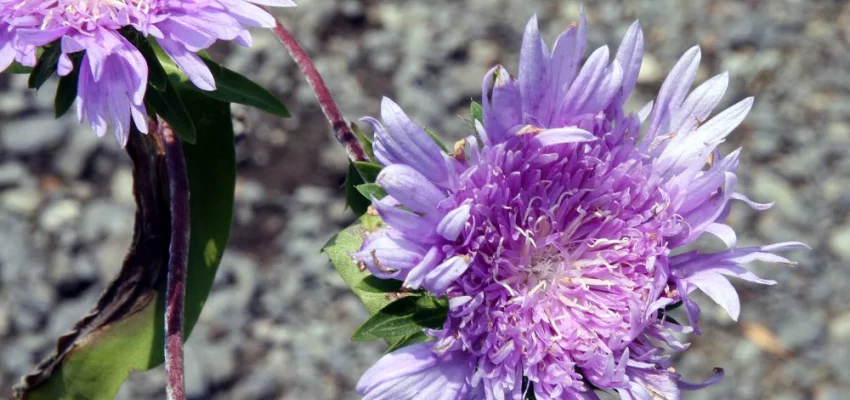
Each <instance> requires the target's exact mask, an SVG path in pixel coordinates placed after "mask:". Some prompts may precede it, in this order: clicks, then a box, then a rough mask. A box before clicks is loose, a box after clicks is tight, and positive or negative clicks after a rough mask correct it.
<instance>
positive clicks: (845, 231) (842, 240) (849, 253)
mask: <svg viewBox="0 0 850 400" xmlns="http://www.w3.org/2000/svg"><path fill="white" fill-rule="evenodd" d="M829 250H830V251H832V252H833V253H834V254H835V255H837V256H838V257H839V258H841V259H842V260H843V261H845V262H850V225H846V226H842V227H839V228H838V229H836V230H834V231H833V232H832V234H831V235H830V237H829Z"/></svg>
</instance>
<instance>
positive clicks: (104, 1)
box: [0, 0, 295, 145]
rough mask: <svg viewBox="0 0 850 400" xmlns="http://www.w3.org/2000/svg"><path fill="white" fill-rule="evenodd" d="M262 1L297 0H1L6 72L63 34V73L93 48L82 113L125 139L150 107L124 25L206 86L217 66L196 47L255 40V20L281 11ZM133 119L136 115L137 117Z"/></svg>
mask: <svg viewBox="0 0 850 400" xmlns="http://www.w3.org/2000/svg"><path fill="white" fill-rule="evenodd" d="M261 5H267V6H277V7H289V6H294V5H295V3H293V2H292V1H291V0H0V71H3V70H5V69H6V68H7V67H8V66H9V65H10V64H11V63H12V61H17V62H19V63H21V64H22V65H25V66H30V67H32V66H34V65H35V63H36V49H37V48H38V47H40V46H45V45H47V44H49V43H52V42H54V41H57V40H58V41H59V42H58V43H59V45H60V46H61V54H62V55H61V57H60V58H59V62H58V65H57V67H56V69H57V73H58V74H59V75H60V76H65V75H67V74H69V73H70V72H71V71H72V69H73V62H72V60H71V58H70V57H69V54H71V53H76V52H81V51H85V55H84V56H83V58H82V61H81V63H80V70H79V74H80V75H79V81H78V86H77V97H76V107H77V117H78V118H79V120H80V122H82V121H83V119H84V118H85V119H88V121H89V123H90V124H91V127H92V129H93V130H94V131H95V133H97V135H98V136H103V135H104V134H105V133H106V131H107V130H108V129H109V128H110V127H111V130H112V131H114V132H115V135H116V137H117V138H118V141H119V142H120V143H121V144H122V145H124V144H126V142H127V134H128V132H129V131H130V124H131V123H135V125H136V127H137V128H138V129H139V130H140V131H142V132H147V122H146V114H145V106H144V95H145V87H146V85H147V79H148V66H147V65H146V64H145V59H144V58H143V57H142V54H141V53H140V52H139V51H138V50H137V49H136V48H135V47H134V46H133V45H132V44H131V43H130V42H129V41H127V39H125V38H124V37H123V36H122V35H121V34H120V33H119V29H122V28H125V27H130V28H132V29H135V30H136V31H138V32H140V33H141V34H142V35H144V36H150V37H153V38H155V39H156V40H157V42H158V43H159V45H160V46H161V47H162V49H163V50H164V51H165V52H166V53H167V54H168V55H169V56H170V57H171V58H172V59H173V60H174V62H175V64H177V66H178V67H179V68H180V69H182V70H183V72H185V73H186V75H187V76H188V77H189V79H190V80H191V81H192V83H194V84H195V86H197V87H198V88H200V89H203V90H214V89H215V82H214V79H213V76H212V74H211V73H210V70H209V69H208V68H207V66H206V65H205V64H204V63H203V61H202V60H201V59H200V57H198V56H197V55H196V54H195V52H197V51H200V50H203V49H206V48H208V47H209V46H210V45H212V44H213V43H214V42H215V41H216V40H234V41H236V43H239V44H240V45H243V46H250V45H251V35H250V33H249V32H248V31H247V28H249V27H265V28H270V27H273V26H274V25H275V21H274V18H273V17H272V16H271V15H270V14H269V13H267V12H266V11H265V10H263V9H262V8H260V7H259V6H261ZM131 120H132V122H131Z"/></svg>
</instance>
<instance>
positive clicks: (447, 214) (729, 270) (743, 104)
mask: <svg viewBox="0 0 850 400" xmlns="http://www.w3.org/2000/svg"><path fill="white" fill-rule="evenodd" d="M585 38H586V22H585V20H584V16H583V15H582V18H581V20H580V22H579V23H578V24H577V25H572V26H570V27H569V29H567V30H566V31H565V32H563V33H562V34H561V35H560V36H559V37H558V39H557V42H556V43H555V46H554V47H553V49H552V50H551V52H550V51H549V50H548V49H547V46H546V44H545V43H544V42H543V40H542V39H541V37H540V34H539V32H538V28H537V20H536V18H532V19H531V21H529V23H528V25H527V27H526V30H525V34H524V37H523V41H522V49H521V55H520V62H519V76H518V78H516V79H515V78H513V77H511V76H510V75H509V74H508V72H507V71H506V70H505V69H504V68H502V67H501V66H497V67H495V68H493V69H492V70H491V71H490V72H488V73H487V75H486V76H485V78H484V82H483V90H482V98H483V99H482V100H483V101H482V103H483V110H484V113H483V124H482V123H478V122H476V127H477V137H476V136H470V137H468V138H466V139H465V140H464V141H461V142H459V143H458V144H456V146H455V150H454V152H452V153H450V154H447V153H445V152H443V151H442V150H441V148H440V147H439V146H438V144H437V143H435V142H434V141H433V140H432V139H431V138H430V137H429V135H428V134H427V133H426V132H425V131H424V130H423V129H421V128H420V127H419V126H417V125H416V124H415V123H414V122H412V121H411V120H410V119H409V118H408V117H407V116H406V115H405V114H404V112H403V111H402V110H401V109H400V108H399V107H398V105H396V104H395V103H393V102H392V101H391V100H389V99H384V100H383V103H382V107H381V117H382V119H383V125H382V124H381V123H380V122H378V121H377V120H375V119H372V118H365V119H364V120H365V121H367V122H368V123H370V124H371V125H372V126H373V128H374V130H375V132H376V134H375V142H374V152H375V156H376V158H377V160H378V161H379V162H380V163H381V164H383V165H384V166H385V167H384V168H383V170H382V172H381V173H380V175H379V176H378V179H377V183H378V184H379V185H380V186H382V187H383V189H384V190H385V191H386V193H387V194H388V195H387V196H386V197H384V198H382V199H373V206H374V208H375V209H376V210H377V212H378V213H379V214H380V216H381V217H382V218H383V220H384V221H385V222H386V224H387V225H388V227H386V228H384V229H382V230H379V231H377V232H376V233H374V234H372V235H370V236H369V237H367V238H366V240H365V242H364V244H363V246H362V248H361V250H360V251H359V252H356V253H354V254H353V257H354V258H355V259H356V260H357V261H359V262H361V263H363V264H364V265H365V266H366V267H367V268H368V269H369V270H370V271H371V273H372V274H374V275H376V276H377V277H379V278H385V279H397V280H403V281H404V286H405V287H408V288H411V289H424V290H426V291H428V292H430V293H432V294H434V295H436V296H447V298H448V300H449V311H448V317H447V320H446V322H445V324H444V326H443V327H442V329H440V330H435V331H430V332H429V335H431V336H432V337H433V338H434V339H435V341H431V342H427V343H421V344H416V345H412V346H409V347H404V348H401V349H399V350H396V351H394V352H392V353H390V354H388V355H386V356H384V357H383V358H382V359H381V360H379V361H378V362H377V364H375V365H374V366H373V367H372V368H371V369H369V370H368V371H367V372H366V374H365V375H364V376H363V377H362V379H361V380H360V382H359V384H358V386H357V390H358V391H359V392H360V393H361V394H363V395H364V396H365V397H364V398H365V399H367V400H378V399H387V400H398V399H429V400H432V399H437V400H440V399H444V400H449V399H482V400H483V399H488V400H489V399H525V398H526V396H527V395H528V394H529V393H533V394H534V396H535V397H536V399H538V400H548V399H596V398H598V397H597V395H596V394H595V393H594V390H595V389H601V390H614V391H617V392H618V393H619V395H620V396H621V397H622V398H623V399H662V398H663V399H679V398H680V390H682V389H695V388H699V387H703V386H705V385H708V384H711V383H714V382H716V381H717V380H719V379H720V378H721V377H722V371H721V370H717V371H716V372H715V374H714V376H713V377H712V378H710V379H708V380H707V381H705V382H703V383H702V384H689V383H686V382H684V381H682V380H681V379H680V376H679V375H678V374H677V373H676V372H675V371H674V370H673V369H672V368H671V364H670V352H671V351H672V352H675V351H682V350H684V349H685V348H687V345H686V344H683V343H680V342H679V341H677V339H676V338H675V337H674V335H673V334H674V333H689V332H696V333H699V328H698V324H697V323H698V320H699V316H700V308H699V306H698V305H697V304H696V303H694V302H693V300H691V298H690V297H689V296H690V294H691V293H692V292H694V291H695V290H697V289H699V290H701V291H703V292H704V293H706V294H707V295H708V296H709V297H710V298H711V299H713V300H714V301H716V302H717V303H718V304H719V305H720V306H721V307H723V308H724V309H725V310H726V311H727V312H728V313H729V315H730V316H731V317H732V318H733V319H737V317H738V314H739V309H740V305H739V299H738V296H737V293H736V291H735V289H734V288H733V287H732V285H731V284H730V283H729V281H728V280H727V277H729V276H732V277H737V278H741V279H744V280H747V281H751V282H756V283H761V284H773V283H774V282H773V281H768V280H764V279H761V278H759V277H757V276H755V275H754V274H753V273H752V272H750V271H748V270H746V269H744V268H743V267H741V264H746V263H749V262H751V261H755V260H760V261H767V262H778V263H791V262H790V261H789V260H787V259H785V258H782V257H780V256H777V255H775V254H774V253H775V252H778V251H785V250H792V249H803V248H806V246H805V245H803V244H801V243H796V242H793V243H779V244H774V245H769V246H763V247H736V236H735V232H734V231H733V230H732V228H730V227H729V226H728V225H725V224H724V223H723V221H724V220H725V218H726V216H727V214H728V213H729V209H730V206H731V202H732V200H739V201H742V202H744V203H745V204H748V205H749V206H751V207H753V208H756V209H766V208H768V207H769V206H770V205H769V204H758V203H755V202H752V201H750V200H749V199H747V198H746V197H745V196H744V195H742V194H740V193H737V192H736V191H735V186H736V181H737V178H736V174H735V173H736V170H737V168H738V162H739V151H737V150H736V151H734V152H732V153H731V154H728V155H726V156H724V157H721V156H720V155H719V154H718V151H717V149H716V146H717V145H718V144H719V143H720V142H722V141H723V140H724V138H725V137H726V136H727V135H728V134H729V133H730V132H731V131H732V130H733V129H734V128H735V127H737V126H738V124H740V123H741V121H742V120H743V118H744V116H745V115H746V114H747V112H748V111H749V110H750V107H751V105H752V98H747V99H744V100H742V101H740V102H739V103H737V104H735V105H733V106H732V107H730V108H728V109H726V110H724V111H722V112H720V113H719V114H717V115H715V116H714V117H711V118H709V114H711V112H712V110H713V109H714V107H715V106H717V104H718V103H719V102H720V99H721V97H722V95H723V94H724V92H725V90H726V86H727V81H728V77H727V75H726V74H725V73H724V74H721V75H718V76H716V77H714V78H711V79H709V80H708V81H706V82H705V83H703V84H701V85H700V86H698V87H697V88H696V89H694V90H693V91H690V87H691V84H692V83H693V81H694V77H695V75H696V73H697V68H698V65H699V60H700V51H699V49H698V48H697V47H694V48H691V49H690V50H688V51H687V52H686V53H685V55H684V56H683V57H682V58H681V59H680V60H679V61H678V62H677V63H676V65H675V66H674V67H673V70H672V71H671V72H670V75H669V76H668V77H667V79H666V80H665V82H664V84H663V85H662V87H661V90H660V93H659V94H658V97H657V99H656V100H655V102H654V103H650V104H648V105H647V106H646V107H644V108H643V109H642V110H641V111H640V112H638V113H637V114H631V113H626V112H625V111H624V110H623V104H624V102H625V101H626V99H627V98H628V96H629V94H630V93H631V92H632V90H633V89H634V87H635V82H636V80H637V76H638V71H639V69H640V66H641V60H642V54H643V36H642V33H641V29H640V26H639V25H638V23H637V22H636V23H634V24H633V25H632V26H631V28H629V30H628V32H627V33H626V36H625V38H624V39H623V41H622V43H621V44H620V47H619V50H618V51H617V54H616V56H615V57H614V58H613V60H612V59H610V55H609V50H608V48H607V47H601V48H599V49H597V50H595V51H594V52H593V53H592V54H591V55H590V56H589V58H588V59H587V61H586V62H585V63H584V65H583V66H582V65H581V64H580V59H581V57H582V54H583V50H584V46H585ZM704 233H709V234H712V235H714V236H716V237H717V238H719V239H720V240H721V241H722V242H723V243H725V246H726V248H727V249H726V250H723V251H719V252H714V253H705V252H700V251H689V252H683V253H681V254H676V255H673V253H672V252H673V251H674V250H676V249H678V248H680V247H682V246H685V245H688V244H690V243H692V242H694V241H695V240H696V239H697V238H698V237H700V236H701V235H703V234H704ZM680 302H681V304H683V305H684V308H685V311H686V313H687V316H688V319H689V323H688V324H686V325H679V324H677V323H673V322H671V321H670V320H669V319H668V318H667V316H666V315H665V309H666V308H669V307H671V306H675V305H676V304H680Z"/></svg>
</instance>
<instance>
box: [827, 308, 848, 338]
mask: <svg viewBox="0 0 850 400" xmlns="http://www.w3.org/2000/svg"><path fill="white" fill-rule="evenodd" d="M829 337H830V339H832V340H835V341H836V342H838V343H850V313H844V314H841V315H838V316H836V317H834V318H832V321H830V322H829Z"/></svg>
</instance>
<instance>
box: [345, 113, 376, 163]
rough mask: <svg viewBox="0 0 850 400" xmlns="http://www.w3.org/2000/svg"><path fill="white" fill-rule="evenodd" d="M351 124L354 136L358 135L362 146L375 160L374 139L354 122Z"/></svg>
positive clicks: (370, 157) (371, 158)
mask: <svg viewBox="0 0 850 400" xmlns="http://www.w3.org/2000/svg"><path fill="white" fill-rule="evenodd" d="M349 126H350V127H351V131H352V132H354V136H356V137H357V141H358V142H359V143H360V146H362V147H363V150H365V151H366V155H367V156H369V159H370V160H372V161H375V152H374V150H372V139H370V138H369V136H368V135H366V132H363V130H362V129H360V127H359V126H357V124H355V123H354V122H352V123H350V124H349Z"/></svg>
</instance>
